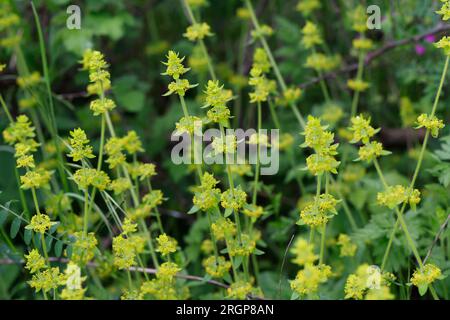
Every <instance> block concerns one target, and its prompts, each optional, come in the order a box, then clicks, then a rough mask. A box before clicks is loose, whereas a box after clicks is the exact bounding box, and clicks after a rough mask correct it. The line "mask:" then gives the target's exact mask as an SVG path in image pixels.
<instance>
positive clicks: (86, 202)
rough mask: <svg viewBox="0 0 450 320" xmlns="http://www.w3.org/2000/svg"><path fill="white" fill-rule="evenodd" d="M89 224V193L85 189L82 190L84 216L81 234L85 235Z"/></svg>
mask: <svg viewBox="0 0 450 320" xmlns="http://www.w3.org/2000/svg"><path fill="white" fill-rule="evenodd" d="M88 225H89V193H88V190H87V189H86V190H85V191H84V218H83V234H84V235H85V236H87V232H88Z"/></svg>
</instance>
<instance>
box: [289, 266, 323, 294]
mask: <svg viewBox="0 0 450 320" xmlns="http://www.w3.org/2000/svg"><path fill="white" fill-rule="evenodd" d="M330 276H331V267H330V266H327V265H325V264H320V265H317V266H315V265H312V264H307V265H306V266H305V268H304V269H303V270H300V271H299V272H298V273H297V276H296V277H295V279H294V280H292V281H290V284H291V289H292V290H293V291H294V292H295V293H297V294H298V295H300V296H303V295H307V294H314V293H317V290H318V289H319V285H320V284H322V283H325V282H326V281H327V280H328V278H329V277H330Z"/></svg>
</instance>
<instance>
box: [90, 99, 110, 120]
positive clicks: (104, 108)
mask: <svg viewBox="0 0 450 320" xmlns="http://www.w3.org/2000/svg"><path fill="white" fill-rule="evenodd" d="M115 107H116V104H115V102H114V101H113V100H111V99H108V98H103V99H96V100H93V101H91V104H90V107H89V108H90V109H91V110H92V111H93V112H94V116H99V115H102V114H104V113H106V112H109V111H111V110H113V109H114V108H115Z"/></svg>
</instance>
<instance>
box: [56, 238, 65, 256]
mask: <svg viewBox="0 0 450 320" xmlns="http://www.w3.org/2000/svg"><path fill="white" fill-rule="evenodd" d="M63 246H64V244H63V242H62V241H60V240H58V241H56V243H55V255H56V256H57V257H61V254H62V250H63Z"/></svg>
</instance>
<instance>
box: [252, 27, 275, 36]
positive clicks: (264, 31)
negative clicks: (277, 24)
mask: <svg viewBox="0 0 450 320" xmlns="http://www.w3.org/2000/svg"><path fill="white" fill-rule="evenodd" d="M272 34H273V29H272V27H270V26H268V25H266V24H263V25H261V26H260V28H259V29H257V30H253V31H252V32H251V36H252V38H253V39H258V38H262V37H270V36H271V35H272Z"/></svg>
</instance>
